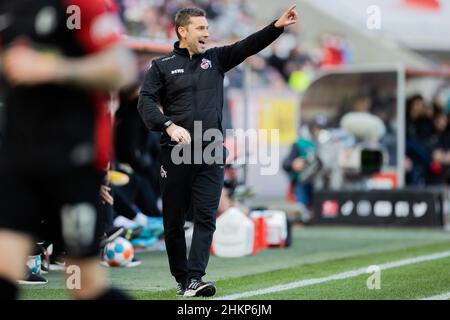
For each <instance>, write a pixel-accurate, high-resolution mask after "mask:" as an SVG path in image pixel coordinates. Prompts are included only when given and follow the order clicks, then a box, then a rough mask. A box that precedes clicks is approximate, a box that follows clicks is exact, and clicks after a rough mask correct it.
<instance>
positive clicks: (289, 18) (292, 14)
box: [275, 4, 298, 28]
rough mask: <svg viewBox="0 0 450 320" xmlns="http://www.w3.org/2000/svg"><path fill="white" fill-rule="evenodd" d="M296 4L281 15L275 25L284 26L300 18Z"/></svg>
mask: <svg viewBox="0 0 450 320" xmlns="http://www.w3.org/2000/svg"><path fill="white" fill-rule="evenodd" d="M295 6H296V5H295V4H294V5H293V6H291V7H290V8H289V9H288V10H287V11H286V12H285V13H283V14H282V15H281V17H280V18H279V19H278V20H277V21H276V22H275V27H277V28H283V27H287V26H290V25H291V24H294V23H296V22H297V20H298V14H297V11H295Z"/></svg>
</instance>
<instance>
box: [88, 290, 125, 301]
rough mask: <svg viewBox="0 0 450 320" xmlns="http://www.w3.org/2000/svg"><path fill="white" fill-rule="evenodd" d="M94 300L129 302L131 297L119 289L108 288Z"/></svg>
mask: <svg viewBox="0 0 450 320" xmlns="http://www.w3.org/2000/svg"><path fill="white" fill-rule="evenodd" d="M94 300H131V297H130V296H128V295H127V294H126V293H125V292H123V291H121V290H119V289H115V288H109V289H107V290H106V291H105V292H103V293H102V294H101V295H99V296H98V297H97V298H95V299H94Z"/></svg>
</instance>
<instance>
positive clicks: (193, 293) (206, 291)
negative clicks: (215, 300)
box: [184, 283, 216, 297]
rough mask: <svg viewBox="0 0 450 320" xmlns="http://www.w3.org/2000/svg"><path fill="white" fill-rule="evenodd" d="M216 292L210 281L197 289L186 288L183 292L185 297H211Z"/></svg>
mask: <svg viewBox="0 0 450 320" xmlns="http://www.w3.org/2000/svg"><path fill="white" fill-rule="evenodd" d="M215 294H216V287H215V286H214V285H212V284H210V283H208V284H205V285H203V286H201V287H200V288H198V289H197V290H192V289H187V290H186V291H185V293H184V296H185V297H212V296H213V295H215Z"/></svg>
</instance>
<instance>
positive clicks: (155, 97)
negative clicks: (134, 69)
mask: <svg viewBox="0 0 450 320" xmlns="http://www.w3.org/2000/svg"><path fill="white" fill-rule="evenodd" d="M162 87H163V84H162V81H161V72H160V71H159V68H158V65H157V64H156V63H155V62H154V61H153V62H152V66H151V67H150V69H149V70H148V71H147V73H146V75H145V79H144V83H143V84H142V88H141V92H140V93H139V102H138V110H139V113H140V115H141V118H142V120H143V121H144V123H145V125H146V126H147V128H149V129H150V130H153V131H162V132H164V131H165V129H166V127H165V126H164V124H165V123H166V122H167V121H170V118H169V117H168V116H166V115H164V114H163V113H162V112H161V110H160V109H159V107H158V101H159V100H160V94H161V89H162Z"/></svg>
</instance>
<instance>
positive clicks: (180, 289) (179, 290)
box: [177, 282, 186, 296]
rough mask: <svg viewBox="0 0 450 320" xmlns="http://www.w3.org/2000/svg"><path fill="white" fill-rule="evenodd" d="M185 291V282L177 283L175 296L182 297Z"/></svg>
mask: <svg viewBox="0 0 450 320" xmlns="http://www.w3.org/2000/svg"><path fill="white" fill-rule="evenodd" d="M185 291H186V282H178V283H177V296H184V293H185Z"/></svg>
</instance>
